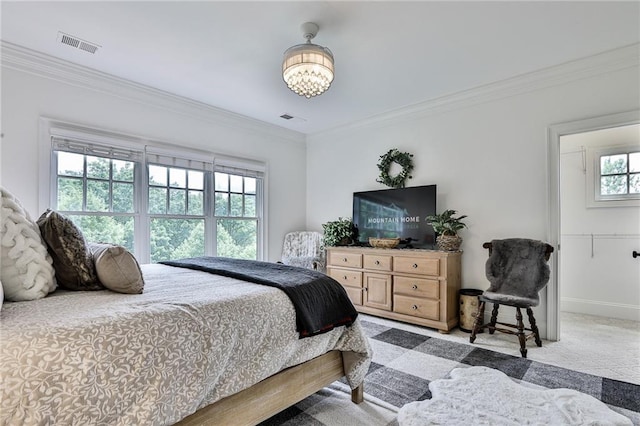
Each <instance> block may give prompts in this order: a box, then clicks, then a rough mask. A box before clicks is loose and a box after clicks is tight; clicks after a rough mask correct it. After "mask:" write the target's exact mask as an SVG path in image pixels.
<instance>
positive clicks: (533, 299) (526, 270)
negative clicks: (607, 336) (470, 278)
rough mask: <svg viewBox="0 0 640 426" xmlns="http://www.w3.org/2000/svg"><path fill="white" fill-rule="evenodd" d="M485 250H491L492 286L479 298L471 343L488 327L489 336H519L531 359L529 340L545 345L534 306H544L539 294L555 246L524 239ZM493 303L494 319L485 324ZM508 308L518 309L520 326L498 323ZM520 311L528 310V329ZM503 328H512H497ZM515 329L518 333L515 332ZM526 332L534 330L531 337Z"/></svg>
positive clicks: (488, 268)
mask: <svg viewBox="0 0 640 426" xmlns="http://www.w3.org/2000/svg"><path fill="white" fill-rule="evenodd" d="M482 247H484V248H487V249H489V259H488V260H487V263H486V276H487V279H488V280H489V282H490V283H491V285H490V287H489V288H488V289H487V290H486V291H485V292H484V293H482V295H480V296H479V299H480V303H479V304H478V313H477V314H476V320H475V323H474V326H473V331H472V332H471V337H470V338H469V341H470V342H471V343H473V342H474V341H475V339H476V334H478V333H480V332H481V331H482V330H483V329H485V328H488V329H489V334H493V333H494V332H495V331H496V330H497V331H500V332H502V333H508V334H515V335H517V336H518V339H519V341H520V353H521V354H522V357H524V358H526V357H527V348H526V341H527V340H528V339H530V338H532V337H533V338H534V339H535V342H536V345H538V346H539V347H540V346H542V341H541V340H540V333H539V332H538V327H537V326H536V320H535V318H534V316H533V311H532V310H531V308H532V307H534V306H538V304H539V303H540V297H539V292H540V290H542V289H543V288H544V287H545V286H546V285H547V282H548V281H549V265H548V264H547V262H548V260H549V257H550V256H551V253H552V252H553V247H551V246H550V245H549V244H546V243H544V242H542V241H536V240H528V239H524V238H510V239H505V240H493V241H491V242H490V243H484V244H483V245H482ZM487 302H489V303H493V310H492V312H491V320H490V321H489V322H488V323H486V324H483V321H484V308H485V304H486V303H487ZM500 305H508V306H512V307H514V308H516V324H508V323H503V322H498V321H497V318H498V308H499V307H500ZM520 309H526V310H527V316H528V317H529V324H530V328H525V326H524V323H523V321H522V312H521V311H520ZM496 325H502V326H506V327H510V328H508V329H507V328H502V327H497V326H496ZM513 329H515V331H514V330H513ZM525 331H530V332H531V333H529V334H527V333H525Z"/></svg>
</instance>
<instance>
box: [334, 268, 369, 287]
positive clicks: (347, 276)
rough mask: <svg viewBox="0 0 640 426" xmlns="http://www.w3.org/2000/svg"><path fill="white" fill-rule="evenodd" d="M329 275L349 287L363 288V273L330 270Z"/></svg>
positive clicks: (347, 270)
mask: <svg viewBox="0 0 640 426" xmlns="http://www.w3.org/2000/svg"><path fill="white" fill-rule="evenodd" d="M328 275H329V276H330V277H331V278H333V279H334V280H336V281H338V282H339V283H340V284H342V285H343V286H347V287H358V288H361V287H362V272H360V271H350V270H349V269H338V268H329V270H328Z"/></svg>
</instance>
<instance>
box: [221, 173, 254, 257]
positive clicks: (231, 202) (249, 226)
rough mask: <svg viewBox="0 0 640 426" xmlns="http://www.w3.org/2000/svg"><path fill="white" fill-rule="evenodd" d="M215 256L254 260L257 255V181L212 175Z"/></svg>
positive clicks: (231, 175) (246, 177)
mask: <svg viewBox="0 0 640 426" xmlns="http://www.w3.org/2000/svg"><path fill="white" fill-rule="evenodd" d="M214 182H215V216H216V230H217V235H218V238H217V239H216V243H217V247H216V248H217V250H216V251H217V253H218V256H225V257H235V258H239V259H255V258H256V255H257V249H258V245H257V240H256V235H257V234H258V214H257V207H256V206H257V202H256V199H257V180H256V178H254V177H249V176H242V175H238V174H230V173H220V172H216V173H215V174H214Z"/></svg>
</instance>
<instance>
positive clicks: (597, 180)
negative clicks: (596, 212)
mask: <svg viewBox="0 0 640 426" xmlns="http://www.w3.org/2000/svg"><path fill="white" fill-rule="evenodd" d="M587 158H588V159H587V167H586V175H587V190H588V192H587V206H588V207H622V206H631V205H633V206H637V205H640V147H639V146H637V145H630V146H614V147H606V148H601V149H590V148H588V149H587Z"/></svg>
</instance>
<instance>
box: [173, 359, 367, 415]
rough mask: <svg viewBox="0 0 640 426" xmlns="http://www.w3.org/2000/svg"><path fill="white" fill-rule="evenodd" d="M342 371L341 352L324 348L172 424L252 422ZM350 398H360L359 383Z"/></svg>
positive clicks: (293, 401) (296, 399)
mask: <svg viewBox="0 0 640 426" xmlns="http://www.w3.org/2000/svg"><path fill="white" fill-rule="evenodd" d="M344 374H345V373H344V367H343V363H342V353H341V352H339V351H331V352H327V353H326V354H324V355H321V356H319V357H317V358H314V359H312V360H310V361H307V362H305V363H303V364H300V365H296V366H293V367H291V368H287V369H286V370H283V371H281V372H279V373H277V374H274V375H273V376H271V377H268V378H266V379H264V380H263V381H261V382H259V383H256V384H255V385H253V386H252V387H250V388H248V389H245V390H243V391H241V392H238V393H237V394H234V395H231V396H228V397H226V398H223V399H221V400H220V401H217V402H214V403H213V404H211V405H208V406H206V407H203V408H201V409H200V410H198V411H196V412H195V413H193V414H192V415H190V416H189V417H186V418H184V419H183V420H181V421H180V422H178V423H176V425H178V426H194V425H199V426H202V425H207V426H209V425H211V426H213V425H225V426H226V425H231V424H233V425H237V426H241V425H256V424H258V423H260V422H261V421H263V420H266V419H268V418H269V417H271V416H273V415H275V414H277V413H279V412H280V411H282V410H284V409H285V408H288V407H290V406H292V405H293V404H296V403H297V402H299V401H301V400H303V399H304V398H306V397H308V396H310V395H312V394H314V393H315V392H317V391H318V390H320V389H322V388H323V387H325V386H328V385H329V384H331V383H333V382H335V381H336V380H338V379H340V378H341V377H343V376H344ZM351 400H352V401H353V402H354V403H356V404H359V403H361V402H362V401H363V386H362V385H361V386H360V387H358V388H357V389H355V390H353V391H351Z"/></svg>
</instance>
